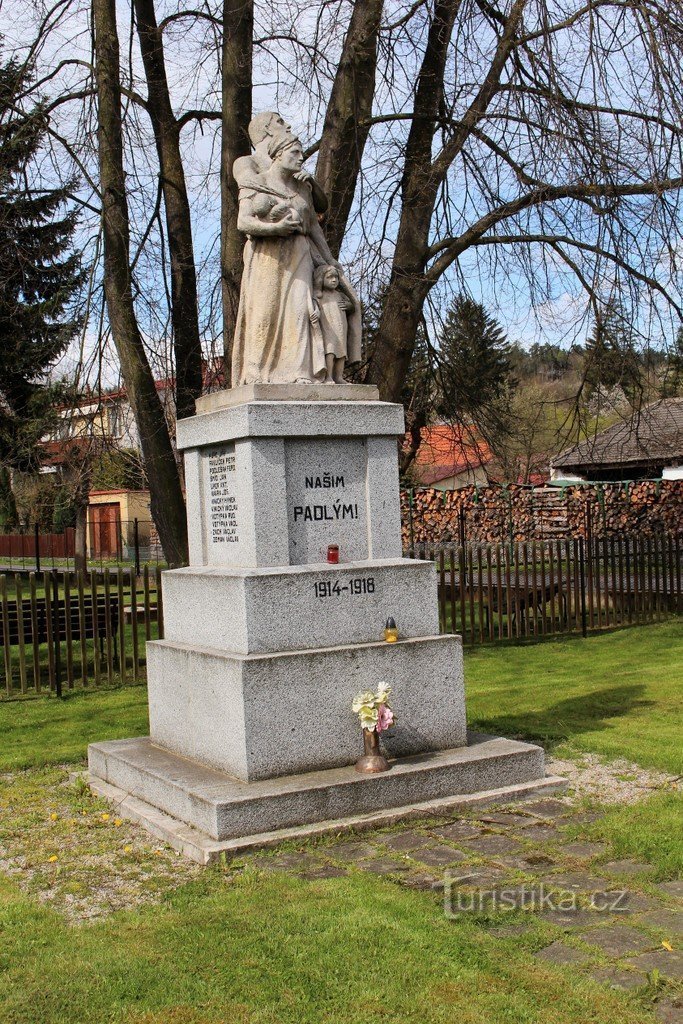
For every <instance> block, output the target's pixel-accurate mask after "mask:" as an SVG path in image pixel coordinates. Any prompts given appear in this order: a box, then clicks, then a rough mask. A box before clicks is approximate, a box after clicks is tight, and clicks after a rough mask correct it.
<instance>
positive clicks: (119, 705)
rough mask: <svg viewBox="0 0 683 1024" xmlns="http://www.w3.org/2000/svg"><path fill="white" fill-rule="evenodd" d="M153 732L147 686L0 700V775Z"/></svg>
mask: <svg viewBox="0 0 683 1024" xmlns="http://www.w3.org/2000/svg"><path fill="white" fill-rule="evenodd" d="M147 732H149V727H148V724H147V691H146V688H145V687H144V686H129V687H124V688H122V689H117V690H107V689H104V690H97V691H91V692H74V693H69V694H67V696H66V697H64V698H62V700H57V699H56V698H55V697H52V696H40V697H29V698H21V699H16V700H4V701H0V736H5V737H9V738H10V740H11V742H9V743H3V744H1V745H0V772H6V771H13V770H16V769H18V768H30V767H35V766H41V765H49V764H62V763H67V762H75V761H81V760H83V758H84V757H85V753H86V750H87V746H88V743H91V742H93V741H94V740H114V739H124V738H125V737H126V736H142V735H144V734H145V733H147Z"/></svg>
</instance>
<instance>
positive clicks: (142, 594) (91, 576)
mask: <svg viewBox="0 0 683 1024" xmlns="http://www.w3.org/2000/svg"><path fill="white" fill-rule="evenodd" d="M0 611H1V615H0V618H1V623H0V625H1V627H2V628H1V630H0V645H1V646H2V665H3V670H4V691H5V694H6V695H7V696H12V695H13V694H16V693H28V692H33V693H40V692H41V691H43V690H49V691H52V692H54V693H56V694H57V695H58V696H60V695H61V694H62V692H63V690H64V689H73V688H74V687H75V686H84V687H88V686H100V685H101V684H102V683H107V684H109V685H112V684H114V683H127V682H138V681H139V680H141V679H143V678H144V670H145V664H146V662H145V643H146V641H147V640H152V639H156V638H162V637H163V633H164V618H163V602H162V596H161V573H160V572H159V570H150V567H149V566H144V568H143V570H142V572H141V574H140V576H136V574H135V570H134V569H126V568H123V567H120V568H118V569H105V570H104V571H99V570H93V571H91V572H88V573H78V574H76V573H69V572H60V571H58V570H56V569H54V570H50V571H49V572H42V573H36V572H31V573H29V574H28V576H26V575H25V574H24V573H19V572H18V573H12V574H8V573H5V574H3V575H0Z"/></svg>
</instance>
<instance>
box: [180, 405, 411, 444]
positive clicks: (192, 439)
mask: <svg viewBox="0 0 683 1024" xmlns="http://www.w3.org/2000/svg"><path fill="white" fill-rule="evenodd" d="M404 429H405V424H404V416H403V406H401V405H396V404H393V403H390V402H338V401H337V402H249V403H246V404H244V405H236V406H228V407H226V408H220V409H217V410H215V411H214V412H208V413H203V414H202V415H200V416H188V417H187V419H183V420H178V423H177V445H178V450H179V451H184V450H185V449H187V448H199V447H202V446H203V445H207V444H220V443H221V442H224V441H235V440H237V439H239V438H242V437H382V436H384V437H399V436H402V435H403V432H404Z"/></svg>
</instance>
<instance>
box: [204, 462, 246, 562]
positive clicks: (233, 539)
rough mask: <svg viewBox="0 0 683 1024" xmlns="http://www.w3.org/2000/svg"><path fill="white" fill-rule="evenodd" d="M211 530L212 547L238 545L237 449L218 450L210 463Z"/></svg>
mask: <svg viewBox="0 0 683 1024" xmlns="http://www.w3.org/2000/svg"><path fill="white" fill-rule="evenodd" d="M208 475H209V494H208V497H209V528H210V540H211V543H212V544H237V543H238V542H239V535H238V532H237V530H238V521H237V495H236V493H235V448H234V445H228V446H227V447H225V448H216V449H215V450H214V451H213V452H212V453H211V455H209V459H208Z"/></svg>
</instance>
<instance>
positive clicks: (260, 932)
mask: <svg viewBox="0 0 683 1024" xmlns="http://www.w3.org/2000/svg"><path fill="white" fill-rule="evenodd" d="M549 938H550V936H549V934H548V930H547V928H546V931H545V933H544V931H543V926H540V930H536V929H532V930H531V932H530V933H529V934H527V935H524V936H523V937H521V938H518V937H508V938H497V937H494V936H493V935H491V934H490V933H489V932H488V931H487V930H486V929H485V928H482V927H481V926H480V925H479V924H478V923H476V922H475V921H473V920H468V919H464V918H461V919H459V920H458V921H457V922H450V921H448V920H447V919H446V918H445V917H444V915H443V914H442V912H441V911H440V908H439V905H438V903H436V901H435V900H434V899H433V898H432V897H428V896H425V895H424V894H421V893H413V892H409V891H406V890H402V889H398V888H397V887H396V886H395V885H392V884H391V883H390V882H387V881H385V880H378V879H376V878H369V877H368V876H364V875H361V874H360V873H357V874H356V873H354V874H351V875H349V876H348V877H345V878H339V879H332V880H329V881H326V882H319V883H306V882H302V881H300V880H297V879H295V878H293V877H291V876H290V877H288V876H264V875H263V874H260V873H256V872H253V871H245V872H244V873H242V874H241V875H238V876H235V877H234V878H233V879H230V878H229V877H225V876H223V875H222V874H221V873H220V872H219V871H217V870H209V871H206V872H205V873H203V874H202V876H201V877H200V878H199V879H198V880H195V881H192V882H189V883H187V884H185V885H183V886H182V887H180V888H179V889H177V890H176V891H175V892H172V893H171V894H170V895H169V896H168V897H167V898H166V899H163V900H162V901H161V903H160V904H159V905H157V906H156V907H154V908H150V909H147V910H144V911H137V912H134V913H130V912H121V913H118V914H115V915H112V916H111V917H109V918H108V919H107V920H105V921H102V922H100V923H97V924H94V925H91V926H89V927H80V928H74V927H69V926H68V925H67V924H65V922H64V920H63V919H61V918H60V917H59V916H58V915H57V914H56V913H55V912H53V911H50V910H46V909H44V908H41V907H40V906H39V905H38V904H37V903H35V902H34V901H32V900H30V899H27V898H25V897H24V896H21V895H19V894H18V892H17V890H16V888H15V887H14V886H13V885H11V884H10V883H7V882H1V881H0V1008H1V1010H2V1020H3V1024H81V1022H88V1024H100V1022H102V1024H104V1022H122V1024H123V1022H125V1024H218V1022H221V1024H224V1022H227V1021H229V1022H230V1024H240V1022H249V1024H387V1022H395V1024H399V1022H401V1024H446V1022H452V1021H458V1022H459V1024H481V1022H482V1021H495V1022H496V1024H541V1022H543V1024H584V1022H586V1021H589V1020H590V1021H591V1022H592V1024H612V1022H615V1021H619V1022H620V1024H645V1022H647V1021H651V1020H652V1017H651V1015H650V1013H649V1012H648V1011H646V1010H644V1009H642V1008H641V1006H640V1005H639V1004H638V1003H637V1002H634V1001H631V1000H629V999H627V998H626V997H624V996H622V995H620V994H617V993H614V992H610V991H609V990H607V989H602V990H598V988H597V987H596V986H595V985H593V984H591V983H590V982H589V981H587V980H586V979H585V977H581V976H580V975H577V974H576V973H575V972H573V971H571V970H566V969H561V968H560V969H558V968H554V967H551V966H546V965H542V964H540V963H534V962H533V961H532V960H531V959H530V958H531V953H532V951H533V950H534V949H535V948H538V947H539V946H541V945H543V944H545V943H547V942H548V941H549Z"/></svg>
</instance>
